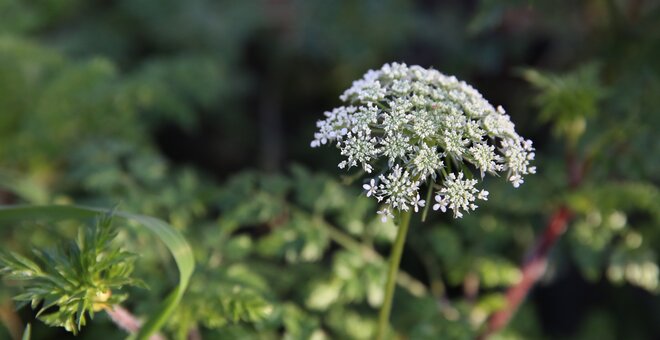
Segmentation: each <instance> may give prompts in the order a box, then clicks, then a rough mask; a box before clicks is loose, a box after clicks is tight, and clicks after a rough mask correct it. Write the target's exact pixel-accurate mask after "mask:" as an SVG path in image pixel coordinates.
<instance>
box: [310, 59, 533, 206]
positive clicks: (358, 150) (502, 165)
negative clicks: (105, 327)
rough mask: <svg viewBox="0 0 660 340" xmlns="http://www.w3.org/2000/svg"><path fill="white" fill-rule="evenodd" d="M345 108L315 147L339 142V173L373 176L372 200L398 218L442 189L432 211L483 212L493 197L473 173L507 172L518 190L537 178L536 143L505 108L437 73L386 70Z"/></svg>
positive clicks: (356, 91) (349, 97)
mask: <svg viewBox="0 0 660 340" xmlns="http://www.w3.org/2000/svg"><path fill="white" fill-rule="evenodd" d="M339 98H340V99H341V100H342V101H343V102H344V103H345V105H344V106H340V107H338V108H335V109H333V110H332V111H328V112H325V118H324V119H322V120H319V121H318V122H317V128H318V131H317V132H316V133H314V140H313V141H312V142H311V146H312V147H319V146H321V145H325V144H328V143H335V145H336V146H337V148H339V150H340V152H341V155H342V156H344V157H345V159H344V160H342V161H341V162H340V163H339V168H341V169H350V168H353V167H360V168H362V169H363V170H364V171H365V172H366V173H368V174H372V177H371V178H369V179H368V183H367V184H364V185H363V188H364V189H365V191H366V194H367V196H369V197H370V196H373V197H375V198H376V199H377V200H378V201H379V202H383V204H384V207H383V208H382V209H381V210H380V211H379V214H380V215H381V217H382V218H383V219H387V218H391V217H392V216H393V212H394V211H395V210H397V211H408V210H410V209H413V210H414V211H415V212H418V211H419V207H424V206H425V205H426V204H427V202H425V200H422V199H420V193H419V191H420V188H421V187H424V186H425V185H428V186H429V187H430V190H433V189H436V195H435V197H434V199H435V204H434V205H433V210H441V211H443V212H444V211H446V210H447V209H450V210H452V212H453V215H454V217H456V218H460V217H462V216H463V212H469V211H471V210H474V209H476V208H477V205H476V204H475V201H476V200H487V198H488V192H487V191H485V190H480V189H477V187H476V186H477V184H479V180H477V179H473V178H472V176H471V173H469V172H470V169H474V170H476V171H479V173H480V175H481V179H483V178H484V176H485V175H486V173H488V174H491V175H497V174H499V173H504V174H505V175H506V179H507V180H508V181H510V182H511V183H512V184H513V186H514V187H516V188H517V187H518V186H520V184H522V183H523V181H524V176H525V175H528V174H533V173H535V172H536V167H534V166H531V161H532V160H534V148H533V147H532V142H531V141H530V140H526V139H524V138H523V137H521V136H520V135H518V133H516V131H515V125H514V124H513V123H512V122H511V120H510V118H509V116H508V115H507V114H506V112H505V111H504V109H503V108H502V107H501V106H498V107H497V108H494V107H493V106H492V105H491V104H490V103H489V102H488V101H487V100H486V99H484V98H483V97H482V95H481V94H480V93H479V92H478V91H477V90H475V89H474V88H473V87H471V86H470V85H468V84H466V83H465V82H463V81H459V80H458V79H456V77H453V76H446V75H444V74H442V73H440V72H438V71H436V70H433V69H425V68H422V67H420V66H416V65H415V66H407V65H406V64H399V63H391V64H385V65H383V67H381V69H380V70H369V71H368V72H367V73H366V74H365V75H364V76H363V77H362V79H359V80H356V81H354V82H353V85H352V86H351V87H350V88H349V89H348V90H346V91H345V92H344V93H343V94H342V95H341V96H340V97H339Z"/></svg>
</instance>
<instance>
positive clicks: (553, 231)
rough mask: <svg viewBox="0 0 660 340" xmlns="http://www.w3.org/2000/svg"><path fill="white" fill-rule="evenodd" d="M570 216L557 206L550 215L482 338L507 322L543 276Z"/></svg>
mask: <svg viewBox="0 0 660 340" xmlns="http://www.w3.org/2000/svg"><path fill="white" fill-rule="evenodd" d="M570 217H571V212H570V211H569V210H568V208H566V207H561V208H559V210H557V211H556V212H555V213H554V214H553V215H552V217H551V218H550V221H549V222H548V224H547V226H546V228H545V231H544V232H543V235H542V236H541V238H540V239H539V240H538V242H537V243H536V245H535V246H534V248H533V249H532V252H531V253H530V254H529V256H528V257H527V259H526V260H525V263H524V264H523V267H522V278H521V280H520V281H519V282H518V283H517V284H516V285H514V286H512V287H511V288H509V290H508V291H507V293H506V301H507V306H506V307H505V308H503V309H501V310H499V311H497V312H495V313H494V314H493V315H491V317H490V319H489V320H488V328H487V330H486V332H485V333H484V334H483V336H482V337H481V338H482V339H485V338H488V336H490V335H492V334H494V333H496V332H497V331H499V330H500V329H502V328H503V327H504V326H506V325H507V323H509V320H510V319H511V317H512V316H513V315H514V313H515V312H516V311H517V310H518V307H519V306H520V304H521V303H522V302H523V300H524V299H525V297H526V296H527V294H528V293H529V291H530V289H531V288H532V287H533V286H534V284H535V283H536V282H537V281H538V280H539V279H540V278H541V276H543V273H545V268H546V264H547V262H548V261H547V260H548V254H549V252H550V250H551V249H552V246H553V245H554V244H555V243H556V241H557V239H559V237H560V236H561V235H562V234H563V233H564V231H565V230H566V225H567V224H568V220H569V219H570Z"/></svg>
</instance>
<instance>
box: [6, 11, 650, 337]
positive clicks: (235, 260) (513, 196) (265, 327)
mask: <svg viewBox="0 0 660 340" xmlns="http://www.w3.org/2000/svg"><path fill="white" fill-rule="evenodd" d="M658 6H659V5H658V4H657V3H656V2H653V1H587V2H574V1H560V2H556V1H521V0H493V1H490V0H488V1H479V2H477V3H476V4H472V3H468V2H428V1H427V2H425V1H421V2H420V1H417V2H408V1H400V0H393V1H360V2H328V1H297V0H296V1H284V2H272V1H256V2H255V1H251V2H233V1H224V2H223V1H220V2H219V1H210V0H194V1H187V2H181V1H171V0H166V1H162V0H142V1H134V0H120V1H113V2H86V1H78V0H74V1H40V2H36V1H16V0H0V188H1V189H0V204H3V205H4V204H39V205H44V204H70V203H72V202H76V203H79V204H85V205H89V206H98V207H112V206H115V205H117V204H119V205H120V206H121V207H122V209H124V210H126V211H134V212H139V213H140V214H144V215H148V216H153V217H154V218H153V219H152V218H146V217H144V216H142V215H140V216H136V215H130V214H127V213H124V212H121V211H117V212H115V215H114V221H115V222H118V221H119V220H120V219H121V220H122V221H123V219H126V221H127V223H129V224H130V225H132V224H139V225H142V226H144V227H146V228H147V230H150V231H153V232H155V235H156V236H158V237H160V239H161V240H164V241H165V242H164V244H165V245H164V246H163V245H162V244H160V243H159V242H155V240H154V238H153V235H150V234H148V233H145V232H144V229H143V228H130V229H127V230H125V231H124V230H123V229H122V231H121V232H120V233H119V234H118V235H117V236H116V237H115V241H113V242H111V243H108V246H109V248H107V249H108V251H107V252H106V253H107V254H112V251H113V250H117V249H125V250H120V253H122V252H128V251H131V252H133V253H139V258H137V259H136V258H134V257H131V256H129V257H127V258H126V259H124V260H122V261H120V262H119V263H117V264H113V265H112V266H118V267H117V268H119V267H121V266H126V267H127V268H128V267H130V268H132V273H131V276H130V277H132V278H140V279H141V280H144V281H145V283H146V284H147V285H148V286H149V290H145V289H141V288H139V287H131V286H130V285H124V286H123V289H121V292H119V291H117V288H114V287H113V288H111V289H112V292H113V294H112V295H110V296H109V297H108V298H109V299H120V298H125V299H124V300H123V302H122V305H123V306H124V307H125V309H127V310H130V311H131V312H132V313H133V314H134V315H135V316H137V317H138V318H141V319H144V320H146V322H145V325H146V326H145V327H143V328H142V334H140V336H141V337H142V338H145V337H147V336H148V334H149V333H153V332H155V331H158V330H160V332H162V333H163V335H164V336H166V337H167V338H175V339H185V338H186V337H189V336H190V337H194V336H195V335H197V334H199V335H201V336H202V338H204V339H207V338H208V339H214V338H221V339H264V340H266V339H369V338H372V337H373V334H374V331H375V328H376V313H377V308H378V307H379V301H380V299H382V287H383V282H384V270H385V269H384V268H385V257H386V254H388V253H389V250H390V246H391V242H392V240H393V238H394V235H395V234H396V230H397V229H396V227H395V226H394V225H393V224H391V223H386V224H382V223H380V221H379V220H378V218H376V217H375V211H376V210H377V206H376V202H373V200H370V199H366V198H365V197H364V195H361V192H360V191H358V189H359V188H360V186H361V184H363V183H350V182H351V175H352V174H346V175H345V176H344V178H343V180H342V181H338V180H336V179H335V177H336V176H334V175H332V176H329V175H324V174H322V173H320V172H319V170H322V171H327V172H328V173H336V171H335V170H336V169H335V170H332V169H334V167H335V164H336V163H337V160H336V158H333V157H335V155H334V154H333V153H332V150H329V151H328V154H319V153H312V152H311V151H309V148H308V145H309V140H310V138H311V136H312V131H313V129H314V122H313V120H314V119H315V118H316V117H317V116H318V113H319V112H322V111H324V110H327V109H328V108H330V107H334V106H336V104H337V98H336V97H337V94H339V91H341V89H343V88H346V87H347V86H348V85H350V81H351V80H353V79H355V78H356V77H357V76H358V75H360V74H362V73H364V71H365V69H367V68H373V67H376V66H377V65H381V64H382V63H384V62H390V61H403V62H407V63H409V64H412V63H418V64H420V65H422V66H424V67H434V68H436V69H438V70H440V71H442V72H446V73H451V74H456V75H457V76H459V78H461V79H466V80H467V81H469V82H470V83H473V84H475V86H476V87H477V88H478V89H479V90H480V92H482V93H484V95H485V96H486V97H488V98H489V99H490V98H492V99H493V104H495V105H497V104H502V105H503V107H505V108H506V109H507V113H508V114H510V115H511V117H512V121H514V122H516V129H517V130H520V131H521V134H523V135H526V136H530V138H531V139H532V140H534V145H535V147H536V148H537V155H536V159H537V160H538V169H539V173H538V174H536V175H534V176H530V177H529V178H526V179H525V184H524V185H523V186H521V188H519V189H516V190H514V189H512V188H510V187H507V186H505V185H501V184H500V183H499V182H500V181H493V182H492V183H491V182H488V181H486V182H485V183H484V186H485V189H487V190H488V191H490V192H491V197H492V199H490V200H489V201H487V202H483V204H481V205H480V208H479V211H478V213H472V214H466V216H465V217H464V218H463V219H461V220H460V221H453V220H451V221H450V220H449V219H445V218H443V217H442V215H436V216H434V217H430V218H429V220H428V221H426V222H424V223H420V221H412V225H411V229H410V235H409V238H408V240H407V243H406V247H405V249H404V255H403V261H402V268H403V270H402V272H401V274H400V275H399V276H398V277H397V289H396V293H395V301H394V308H393V315H392V329H393V332H394V333H395V336H396V337H399V338H410V339H437V338H439V337H442V338H447V339H474V338H476V337H477V336H478V335H479V333H480V332H481V331H482V330H483V329H484V328H485V327H486V323H487V321H488V318H489V317H490V316H491V315H492V314H493V313H494V312H495V311H496V310H498V309H500V308H502V306H503V305H504V304H505V300H504V296H505V295H504V292H505V290H506V289H507V288H508V287H510V286H511V285H513V284H516V283H518V282H519V279H520V275H521V271H520V263H521V262H522V261H523V259H524V258H525V256H526V255H527V254H528V253H529V251H530V249H532V248H533V246H534V244H535V240H536V239H537V238H538V237H539V236H540V235H542V234H543V228H544V226H545V224H546V223H547V220H548V218H549V216H551V214H552V212H553V211H554V210H555V209H557V208H558V207H559V206H566V207H568V208H569V209H570V210H571V211H572V213H573V215H572V219H571V221H570V222H569V224H568V226H567V229H566V231H565V234H564V235H562V236H561V237H560V238H559V240H558V243H557V244H555V246H554V248H553V250H552V251H551V252H550V254H549V258H548V271H547V273H546V275H545V277H544V278H542V280H541V281H542V282H541V283H540V284H539V285H537V286H536V288H535V289H534V290H532V292H531V294H530V295H529V296H528V297H527V299H526V302H525V303H524V304H523V305H522V306H521V308H520V310H519V311H518V313H517V314H516V316H515V318H514V319H513V320H512V321H511V322H510V324H509V326H508V327H507V328H506V329H504V330H503V331H502V332H501V333H499V334H498V335H495V336H493V339H546V338H567V339H590V338H593V339H601V338H603V339H606V338H634V339H637V338H640V339H645V338H649V339H650V338H657V337H658V334H660V328H658V327H659V326H658V323H657V322H656V320H654V319H653V317H654V316H656V315H658V306H660V302H659V301H660V300H659V298H658V295H657V293H658V277H659V275H660V274H658V258H657V256H658V254H657V249H659V247H660V230H659V229H658V225H660V206H658V202H660V200H659V197H658V186H659V183H660V182H659V181H660V177H659V176H660V171H658V169H660V157H658V155H660V139H659V138H657V131H656V129H657V126H660V110H659V108H660V96H658V95H657V93H660V63H658V55H660V45H658V41H660V25H658V24H657V23H658V22H659V21H660V11H658ZM521 66H525V67H526V68H525V69H524V70H523V71H522V74H521V73H519V72H518V73H517V72H516V71H515V70H517V69H519V68H520V67H521ZM520 75H522V78H523V80H525V81H521V79H520V78H521V77H520ZM530 98H531V100H530ZM312 113H315V114H312ZM546 127H548V129H547V130H552V131H553V134H550V133H547V132H546ZM273 136H275V137H273ZM557 137H559V138H557ZM266 146H267V147H266ZM270 147H272V148H273V150H274V151H273V150H271V149H269V148H270ZM278 151H279V152H278ZM271 152H272V154H271ZM278 153H279V155H280V156H277V154H278ZM319 155H320V156H319ZM271 156H272V157H273V158H278V157H280V159H279V162H277V161H275V162H274V163H275V164H274V166H272V164H271V163H268V162H267V160H268V159H269V157H271ZM289 160H296V161H297V162H300V163H302V164H304V166H288V165H287V164H286V162H285V161H289ZM264 164H269V165H268V166H265V165H264ZM262 165H263V166H262ZM257 167H261V168H263V169H266V168H267V169H269V170H273V169H275V168H276V169H279V170H277V171H270V172H265V171H257V170H246V168H257ZM575 178H577V179H578V180H577V181H575V182H577V185H572V184H569V183H570V182H571V181H572V180H575ZM495 197H499V198H501V199H494V198H495ZM428 203H432V202H427V204H428ZM8 209H9V208H3V209H0V220H3V224H2V226H3V227H4V226H5V225H4V221H5V217H7V216H10V215H11V218H10V220H11V223H8V224H7V226H11V228H0V239H1V240H2V242H0V243H1V245H0V248H2V249H12V250H14V254H29V253H30V249H31V248H36V249H37V252H36V254H35V255H33V256H31V257H30V259H27V258H26V257H25V256H20V255H11V253H7V255H5V256H4V257H3V258H4V259H5V261H10V262H11V264H12V265H13V266H17V268H22V269H26V268H27V269H29V270H31V271H34V270H37V269H38V270H40V271H41V272H42V273H46V274H47V275H52V276H53V277H61V276H62V275H65V274H66V273H69V272H70V273H71V275H78V274H77V273H81V268H83V267H81V266H82V264H81V263H78V262H71V261H73V260H74V258H80V259H82V257H81V256H82V254H83V251H82V250H81V249H83V246H85V247H86V245H87V244H89V243H85V242H83V241H84V240H85V238H84V237H83V236H84V234H85V233H91V232H92V229H93V228H96V227H97V226H95V225H92V224H89V225H86V224H81V225H78V224H75V223H63V224H62V225H60V224H58V225H57V226H55V227H54V228H51V227H50V226H51V222H54V221H56V220H57V221H59V220H63V219H71V218H74V219H92V218H94V217H96V216H97V215H98V214H99V213H104V212H105V210H101V209H96V210H94V209H92V210H89V209H86V208H80V207H71V206H47V207H38V208H31V207H20V208H19V207H13V208H11V209H16V210H13V211H10V210H8ZM80 209H82V210H80ZM3 216H4V217H3ZM429 216H431V215H429ZM17 220H21V221H24V222H23V223H24V224H25V225H23V224H19V223H18V222H16V221H17ZM33 220H37V221H38V222H35V223H33V222H32V221H33ZM41 221H46V222H47V223H43V222H41ZM163 221H168V223H165V222H163ZM15 222H16V223H15ZM121 223H123V222H121ZM42 226H48V228H42ZM75 228H80V230H79V233H80V235H81V236H80V237H78V239H77V241H76V242H73V243H71V244H72V245H73V248H71V247H68V246H63V244H65V242H60V240H62V239H75V238H76V232H74V230H77V229H75ZM88 228H89V229H88ZM112 228H115V227H114V226H113V227H112ZM96 237H100V235H97V236H96ZM183 237H185V238H186V240H187V241H188V242H185V241H183ZM188 243H189V244H190V246H188ZM58 245H59V248H58ZM44 249H59V250H52V251H51V250H49V251H46V250H44ZM71 249H79V250H80V252H79V255H75V254H76V253H75V252H72V251H71ZM85 249H89V248H85ZM44 254H59V257H57V256H52V257H53V258H54V259H55V260H51V261H55V262H56V265H53V266H51V265H47V263H46V262H44V261H46V260H47V259H48V258H46V257H45V255H44ZM76 256H78V257H76ZM172 259H174V261H175V262H176V264H177V267H176V268H175V267H174V266H172V265H170V264H169V263H170V262H171V260H172ZM100 260H103V258H101V259H100ZM86 261H87V260H86ZM133 262H134V266H133ZM87 263H88V266H87V267H86V268H100V267H101V266H103V261H100V262H97V261H96V259H94V261H91V260H90V261H88V262H87ZM193 267H194V268H195V270H194V274H193ZM61 268H68V269H67V270H68V271H63V270H62V269H61ZM113 268H114V267H113ZM575 269H577V270H575ZM90 273H91V272H90ZM46 274H44V275H46ZM49 277H50V276H49ZM76 277H77V276H76ZM81 277H82V276H81ZM133 280H136V281H138V280H137V279H133ZM585 281H586V283H585ZM16 282H18V281H15V280H9V281H7V283H9V285H8V286H7V287H6V286H2V287H0V300H2V301H0V308H1V309H0V312H2V313H5V311H7V310H8V311H11V313H13V314H11V313H10V314H11V315H14V316H20V317H23V320H22V321H23V322H28V321H30V322H32V320H28V319H26V318H25V316H26V315H27V314H28V313H27V311H26V310H19V311H18V312H16V313H15V312H13V308H11V307H12V306H9V307H7V305H8V304H7V303H6V301H10V298H11V296H13V295H15V294H14V293H16V290H15V288H17V287H14V286H13V285H14V284H15V283H16ZM23 282H33V281H23ZM76 282H78V281H76ZM81 282H82V281H81ZM83 283H84V282H83ZM83 283H81V284H83ZM46 284H47V285H49V287H50V286H54V285H55V283H54V282H51V281H48V282H47V283H46ZM84 284H86V283H84ZM70 285H73V283H70ZM28 292H30V290H23V291H22V292H18V293H16V294H21V293H25V294H27V293H28ZM37 293H39V294H45V291H44V292H40V291H38V292H37ZM573 293H575V294H579V296H581V297H584V298H579V299H574V298H571V295H570V294H573ZM81 294H83V293H81ZM86 294H87V293H84V294H83V295H82V296H81V297H80V298H79V300H78V301H83V300H84V299H86V300H87V301H91V302H90V303H91V305H89V304H88V305H87V307H88V310H89V309H91V311H92V312H93V311H94V302H93V301H95V299H98V297H96V296H95V295H93V294H91V293H90V294H91V295H89V296H88V295H86ZM19 296H20V295H19ZM548 296H551V298H548ZM26 298H27V296H26ZM48 298H49V297H44V300H47V299H48ZM68 298H69V299H71V301H73V300H72V299H74V298H75V297H73V295H69V297H68ZM560 298H561V299H560ZM548 300H551V301H548ZM62 301H64V302H66V301H70V300H62ZM117 301H118V300H117ZM556 301H560V302H561V303H559V304H556V303H555V302H556ZM28 302H31V301H28ZM104 303H106V302H103V303H102V304H104ZM43 306H45V305H40V306H37V308H40V307H43ZM90 306H91V307H90ZM581 307H584V308H581ZM72 308H73V307H72ZM71 310H72V311H73V309H71ZM58 311H59V310H57V309H56V308H52V309H48V310H46V311H45V312H43V314H42V316H45V315H50V314H49V313H53V312H55V313H57V312H58ZM75 312H76V313H78V312H77V310H75ZM573 313H574V314H573ZM2 315H3V316H4V315H9V314H2ZM77 317H78V314H76V318H77ZM85 319H86V321H89V320H88V319H89V318H87V317H86V318H85ZM557 319H561V320H562V321H563V322H555V320H557ZM2 320H3V321H2V322H3V324H6V325H7V327H8V328H9V327H10V328H11V329H12V330H14V329H17V330H18V331H16V332H14V333H19V332H20V330H22V329H25V327H24V326H23V325H22V324H20V323H18V324H9V323H8V321H6V319H5V318H2ZM62 322H64V321H62ZM77 322H78V320H76V319H74V320H73V327H74V328H75V329H77V327H78V325H77ZM161 326H163V327H162V328H161ZM55 332H56V330H53V329H50V328H45V326H44V325H43V322H38V321H34V322H32V329H31V335H32V338H34V339H39V338H52V337H56V336H57V337H59V336H61V334H62V333H55ZM121 332H123V331H121V330H117V329H116V326H115V325H112V324H110V321H109V320H108V318H103V317H95V318H94V322H87V325H86V328H85V332H82V333H81V334H80V337H82V338H86V337H93V338H95V339H102V338H116V337H119V336H121ZM14 333H12V334H14ZM27 333H28V332H25V334H26V336H29V335H28V334H27ZM8 335H9V333H5V330H4V327H2V326H0V338H5V337H7V336H8Z"/></svg>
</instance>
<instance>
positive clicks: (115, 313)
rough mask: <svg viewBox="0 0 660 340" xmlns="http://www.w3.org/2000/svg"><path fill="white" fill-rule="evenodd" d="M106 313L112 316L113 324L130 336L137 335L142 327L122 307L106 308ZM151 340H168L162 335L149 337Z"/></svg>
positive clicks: (136, 319)
mask: <svg viewBox="0 0 660 340" xmlns="http://www.w3.org/2000/svg"><path fill="white" fill-rule="evenodd" d="M105 311H106V312H107V313H108V316H110V319H111V320H112V322H114V323H115V325H117V327H119V328H120V329H123V330H125V331H126V332H128V333H130V334H135V333H137V332H138V331H139V330H140V327H142V322H141V321H140V320H138V318H136V317H135V315H133V314H131V312H129V311H128V310H127V309H125V308H124V307H122V306H119V305H114V306H112V307H109V308H106V309H105ZM149 339H150V340H166V338H165V337H164V336H163V335H162V334H158V333H157V334H154V335H152V336H150V337H149Z"/></svg>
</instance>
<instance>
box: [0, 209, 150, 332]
mask: <svg viewBox="0 0 660 340" xmlns="http://www.w3.org/2000/svg"><path fill="white" fill-rule="evenodd" d="M117 233H118V229H117V228H116V227H115V226H113V224H112V213H109V214H107V215H104V216H99V217H98V219H97V222H96V224H93V225H92V226H91V227H88V228H82V229H81V232H80V235H79V236H78V239H77V240H76V241H75V242H70V243H69V244H68V245H67V246H65V247H61V248H59V249H56V250H35V256H36V258H35V259H33V260H32V259H28V258H26V257H23V256H21V255H19V254H16V253H13V252H10V253H3V254H0V274H1V275H2V276H3V277H4V279H5V280H9V281H15V282H17V283H18V284H19V285H20V286H21V288H22V289H21V290H22V292H21V293H20V294H18V295H16V296H15V297H14V299H16V300H17V301H20V302H23V303H30V305H31V306H32V308H33V309H37V308H38V310H39V312H38V313H37V316H38V317H39V318H40V319H41V320H42V321H44V322H45V323H46V324H48V325H51V326H59V327H64V328H65V329H66V330H68V331H70V332H73V333H77V332H79V331H80V329H81V327H82V326H84V325H85V324H86V323H87V315H89V318H91V319H93V318H94V313H95V312H98V311H101V310H103V309H106V308H112V306H113V305H115V304H118V303H121V302H122V301H124V300H125V299H126V297H127V296H126V295H125V294H120V293H119V292H120V289H121V288H122V287H124V286H129V285H139V286H142V285H143V284H142V283H141V282H140V281H138V280H136V279H134V278H132V277H131V274H132V272H133V263H134V261H135V254H133V253H129V252H126V251H124V250H121V249H120V248H118V247H117V246H116V245H114V244H112V243H111V242H112V240H113V239H115V237H116V236H117Z"/></svg>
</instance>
